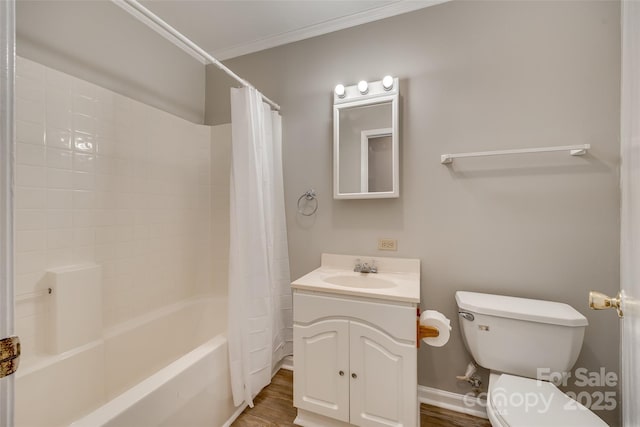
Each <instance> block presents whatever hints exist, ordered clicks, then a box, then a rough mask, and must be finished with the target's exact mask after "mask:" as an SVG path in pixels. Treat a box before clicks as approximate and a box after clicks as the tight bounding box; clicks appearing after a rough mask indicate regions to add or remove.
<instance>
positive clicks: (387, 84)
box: [382, 76, 393, 90]
mask: <svg viewBox="0 0 640 427" xmlns="http://www.w3.org/2000/svg"><path fill="white" fill-rule="evenodd" d="M382 87H384V90H391V88H393V77H391V76H384V78H383V79H382Z"/></svg>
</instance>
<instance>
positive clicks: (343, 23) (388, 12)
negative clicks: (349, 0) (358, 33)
mask: <svg viewBox="0 0 640 427" xmlns="http://www.w3.org/2000/svg"><path fill="white" fill-rule="evenodd" d="M447 1H450V0H420V1H415V0H414V1H410V0H399V1H397V2H395V3H391V4H388V5H385V6H380V7H377V8H374V9H369V10H365V11H362V12H358V13H354V14H353V15H349V16H343V17H340V18H336V19H332V20H329V21H325V22H321V23H319V24H314V25H309V26H307V27H303V28H300V29H297V30H293V31H287V32H285V33H281V34H276V35H274V36H270V37H265V38H262V39H259V40H254V41H251V42H247V43H241V44H238V45H235V46H231V47H228V48H225V49H218V50H216V51H214V52H212V54H213V56H215V57H216V58H217V59H219V60H226V59H231V58H235V57H237V56H242V55H246V54H249V53H254V52H258V51H261V50H265V49H270V48H272V47H276V46H281V45H284V44H287V43H293V42H297V41H300V40H304V39H308V38H311V37H316V36H320V35H323V34H328V33H331V32H334V31H339V30H343V29H345V28H349V27H355V26H357V25H362V24H366V23H368V22H373V21H378V20H380V19H384V18H389V17H391V16H396V15H401V14H403V13H407V12H413V11H415V10H419V9H424V8H425V7H429V6H435V5H437V4H440V3H445V2H447Z"/></svg>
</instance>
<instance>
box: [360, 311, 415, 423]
mask: <svg viewBox="0 0 640 427" xmlns="http://www.w3.org/2000/svg"><path fill="white" fill-rule="evenodd" d="M349 334H350V337H351V339H350V350H351V360H350V364H351V372H350V373H349V375H350V376H349V379H350V382H351V387H350V388H351V392H350V395H351V396H350V397H351V410H350V422H351V424H355V425H358V426H362V427H366V426H395V427H399V426H405V427H416V426H417V425H418V396H417V387H418V384H417V381H418V379H417V351H416V348H415V346H414V345H410V344H405V343H400V342H398V341H395V340H394V339H393V338H391V337H390V336H388V335H386V334H385V333H383V332H381V331H379V330H378V329H375V328H372V327H370V326H368V325H365V324H362V323H359V322H354V321H352V322H351V327H350V330H349Z"/></svg>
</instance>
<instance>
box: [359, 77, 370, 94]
mask: <svg viewBox="0 0 640 427" xmlns="http://www.w3.org/2000/svg"><path fill="white" fill-rule="evenodd" d="M358 90H359V91H360V93H361V94H363V95H364V94H365V93H367V92H369V83H367V82H366V81H364V80H360V81H359V82H358Z"/></svg>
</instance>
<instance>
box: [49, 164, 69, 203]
mask: <svg viewBox="0 0 640 427" xmlns="http://www.w3.org/2000/svg"><path fill="white" fill-rule="evenodd" d="M46 186H47V188H54V189H68V190H71V189H73V171H70V170H64V169H47V185H46ZM47 206H48V207H49V208H51V206H49V205H47Z"/></svg>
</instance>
